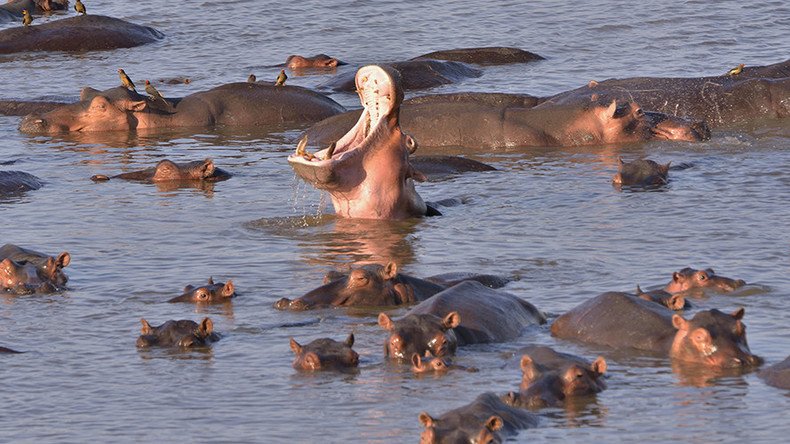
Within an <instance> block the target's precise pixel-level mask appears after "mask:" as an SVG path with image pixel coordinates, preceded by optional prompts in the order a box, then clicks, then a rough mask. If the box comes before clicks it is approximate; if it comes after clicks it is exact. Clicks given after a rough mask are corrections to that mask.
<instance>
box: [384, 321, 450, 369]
mask: <svg viewBox="0 0 790 444" xmlns="http://www.w3.org/2000/svg"><path fill="white" fill-rule="evenodd" d="M460 323H461V315H460V314H458V312H455V311H453V312H450V313H448V314H447V315H446V316H445V317H444V318H440V317H438V316H436V315H433V314H409V315H406V316H404V317H403V318H401V319H399V320H397V321H393V320H392V319H391V318H390V317H389V316H387V314H385V313H380V314H379V326H380V327H381V328H383V329H384V330H387V331H389V332H390V335H389V338H387V342H386V343H385V344H384V355H385V356H387V357H389V358H392V359H398V360H406V359H409V358H410V357H411V356H412V355H413V354H415V353H416V354H418V355H420V356H424V355H425V353H426V352H429V353H430V354H431V355H433V356H436V357H438V358H441V357H444V356H451V355H454V354H455V350H456V348H457V347H458V339H457V338H456V336H455V332H454V331H453V328H455V327H457V326H458V325H459V324H460Z"/></svg>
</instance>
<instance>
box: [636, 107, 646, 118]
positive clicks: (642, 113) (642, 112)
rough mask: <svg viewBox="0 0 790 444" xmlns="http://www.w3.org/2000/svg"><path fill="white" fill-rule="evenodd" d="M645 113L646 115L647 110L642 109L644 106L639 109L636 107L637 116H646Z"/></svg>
mask: <svg viewBox="0 0 790 444" xmlns="http://www.w3.org/2000/svg"><path fill="white" fill-rule="evenodd" d="M644 115H645V112H644V111H642V108H637V109H636V116H637V117H642V116H644Z"/></svg>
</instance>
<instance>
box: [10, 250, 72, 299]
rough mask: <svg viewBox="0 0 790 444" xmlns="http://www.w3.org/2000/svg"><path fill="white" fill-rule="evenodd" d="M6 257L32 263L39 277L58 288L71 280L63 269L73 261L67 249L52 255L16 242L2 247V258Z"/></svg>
mask: <svg viewBox="0 0 790 444" xmlns="http://www.w3.org/2000/svg"><path fill="white" fill-rule="evenodd" d="M4 259H11V260H12V261H15V262H17V263H18V264H22V265H27V264H29V265H32V266H33V267H35V269H36V275H37V276H38V278H39V279H41V280H43V281H45V282H48V283H50V284H52V285H53V286H54V287H55V288H57V289H62V288H64V287H65V286H66V283H67V282H68V281H69V278H68V276H66V274H65V273H64V272H63V269H64V268H66V267H68V265H69V264H70V263H71V255H70V254H69V253H68V252H67V251H64V252H62V253H60V254H59V255H58V256H57V257H52V256H49V255H47V254H44V253H39V252H38V251H33V250H29V249H27V248H22V247H19V246H16V245H14V244H5V245H3V246H2V247H0V260H4Z"/></svg>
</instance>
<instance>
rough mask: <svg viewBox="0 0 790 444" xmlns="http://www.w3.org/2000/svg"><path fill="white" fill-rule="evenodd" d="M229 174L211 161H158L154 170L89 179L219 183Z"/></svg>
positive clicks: (101, 180) (96, 180)
mask: <svg viewBox="0 0 790 444" xmlns="http://www.w3.org/2000/svg"><path fill="white" fill-rule="evenodd" d="M230 176H231V175H230V173H228V172H227V171H225V170H223V169H221V168H217V167H215V166H214V162H213V161H212V160H211V159H205V160H196V161H193V162H184V163H176V162H173V161H171V160H168V159H164V160H160V161H159V163H157V164H156V166H155V167H154V168H146V169H144V170H139V171H132V172H129V173H122V174H116V175H115V176H105V175H103V174H97V175H95V176H92V177H91V180H92V181H94V182H103V181H108V180H110V179H125V180H135V181H141V182H150V183H156V182H167V181H184V182H190V181H206V182H219V181H222V180H228V179H229V178H230Z"/></svg>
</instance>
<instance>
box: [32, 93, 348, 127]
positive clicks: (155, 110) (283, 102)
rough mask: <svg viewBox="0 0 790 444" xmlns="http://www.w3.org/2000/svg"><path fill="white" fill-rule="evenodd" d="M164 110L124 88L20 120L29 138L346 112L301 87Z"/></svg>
mask: <svg viewBox="0 0 790 444" xmlns="http://www.w3.org/2000/svg"><path fill="white" fill-rule="evenodd" d="M168 103H169V104H172V105H173V106H164V105H163V104H162V103H160V101H153V100H151V99H149V98H146V97H144V96H141V95H139V94H137V93H136V92H133V91H129V90H127V89H125V88H123V87H116V88H112V89H109V90H106V91H97V90H94V89H90V88H88V89H85V90H83V92H82V95H81V100H80V102H78V103H74V104H70V105H64V106H61V107H57V108H55V109H53V110H51V111H49V112H46V113H43V114H40V115H38V114H30V115H28V116H26V117H25V118H24V119H22V122H21V123H20V125H19V129H20V131H22V132H26V133H31V134H42V133H43V134H54V133H63V132H73V131H83V132H92V131H132V130H138V131H140V130H163V129H169V128H187V127H194V128H213V127H216V126H225V127H257V126H266V125H283V124H287V125H290V124H304V123H310V122H316V121H318V120H321V119H324V118H327V117H330V116H333V115H335V114H338V113H341V112H343V111H345V109H344V108H343V107H342V106H340V105H339V104H338V103H337V102H335V101H334V100H332V99H330V98H328V97H326V96H324V95H322V94H319V93H316V92H314V91H311V90H309V89H306V88H302V87H298V86H288V85H286V86H278V87H275V86H273V85H266V84H258V83H256V84H253V83H229V84H226V85H222V86H218V87H216V88H213V89H210V90H208V91H201V92H197V93H194V94H191V95H188V96H186V97H184V98H182V99H168Z"/></svg>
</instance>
